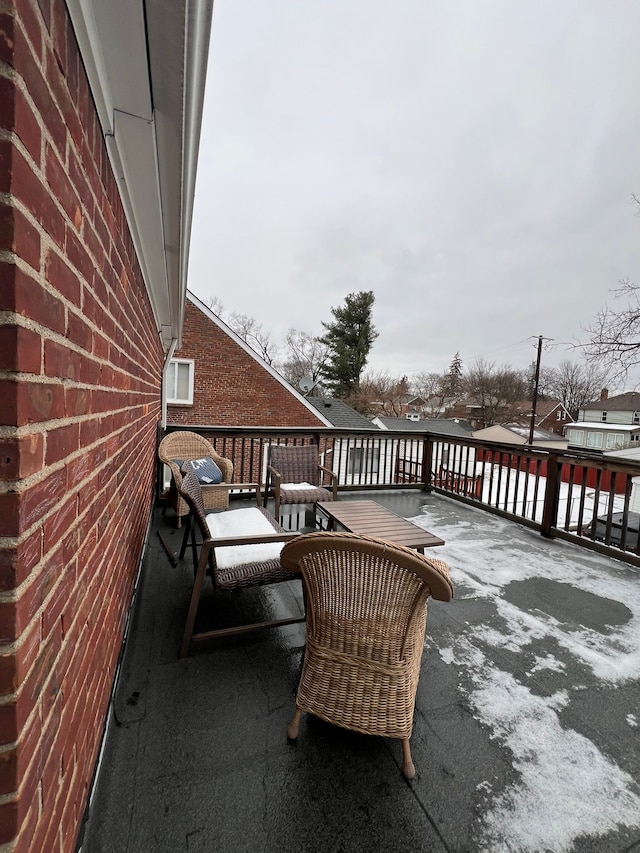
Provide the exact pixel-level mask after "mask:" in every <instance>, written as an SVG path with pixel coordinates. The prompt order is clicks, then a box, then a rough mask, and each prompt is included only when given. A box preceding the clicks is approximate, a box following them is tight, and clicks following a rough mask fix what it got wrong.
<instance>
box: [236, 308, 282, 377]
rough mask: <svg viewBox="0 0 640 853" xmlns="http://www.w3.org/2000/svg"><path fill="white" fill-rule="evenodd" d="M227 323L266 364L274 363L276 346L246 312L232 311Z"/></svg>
mask: <svg viewBox="0 0 640 853" xmlns="http://www.w3.org/2000/svg"><path fill="white" fill-rule="evenodd" d="M228 323H229V326H230V327H231V328H232V329H233V331H234V332H235V333H236V335H238V337H240V338H242V340H243V341H244V342H245V343H246V344H248V345H249V346H250V347H251V349H253V350H255V351H256V352H257V353H258V355H260V356H261V357H262V358H263V359H264V360H265V361H266V362H267V364H269V365H272V366H273V365H274V364H275V361H276V359H277V358H278V347H277V345H276V344H274V343H273V341H272V340H271V336H270V335H269V333H268V332H265V331H264V329H263V328H262V326H261V325H260V323H258V321H257V320H255V319H254V318H253V317H249V316H248V315H247V314H236V313H233V314H232V315H231V316H230V318H229V321H228Z"/></svg>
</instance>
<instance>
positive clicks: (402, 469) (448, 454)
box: [373, 416, 478, 494]
mask: <svg viewBox="0 0 640 853" xmlns="http://www.w3.org/2000/svg"><path fill="white" fill-rule="evenodd" d="M373 423H374V424H375V425H376V426H378V427H379V428H380V429H382V430H387V431H389V430H393V431H399V432H406V433H408V434H409V433H414V434H415V435H416V437H415V438H414V439H407V440H404V441H403V440H402V439H398V440H397V441H396V442H394V454H393V455H394V460H395V462H394V464H395V467H396V482H408V483H412V482H417V481H419V480H420V479H421V477H422V454H423V449H424V443H423V441H422V440H421V439H420V436H421V435H422V434H424V433H427V432H428V433H431V434H434V435H437V436H439V437H446V436H450V437H452V438H469V437H470V435H471V434H472V430H471V426H470V425H469V424H468V423H467V422H466V421H463V420H459V419H458V418H425V419H424V420H421V421H413V420H408V419H407V418H387V417H382V416H378V417H376V418H374V419H373ZM431 470H432V472H433V476H434V478H435V483H436V484H438V483H439V482H441V481H444V480H445V479H446V480H447V484H448V487H449V488H454V489H456V490H457V491H459V492H460V493H461V494H469V493H471V492H474V493H475V492H476V491H477V487H478V480H477V468H476V456H475V451H474V449H473V448H471V447H464V448H463V447H460V446H459V445H456V444H453V443H452V444H448V443H447V442H446V441H438V442H435V444H434V448H433V457H432V459H431ZM453 480H455V483H454V482H453Z"/></svg>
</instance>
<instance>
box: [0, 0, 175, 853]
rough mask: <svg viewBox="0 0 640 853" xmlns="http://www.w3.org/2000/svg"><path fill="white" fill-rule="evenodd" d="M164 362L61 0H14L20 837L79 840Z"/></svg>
mask: <svg viewBox="0 0 640 853" xmlns="http://www.w3.org/2000/svg"><path fill="white" fill-rule="evenodd" d="M161 364H162V352H161V349H160V346H159V339H158V335H157V332H156V327H155V322H154V320H153V316H152V313H151V309H150V305H149V301H148V298H147V295H146V291H145V288H144V285H143V282H142V279H141V275H140V271H139V268H138V265H137V262H136V259H135V253H134V250H133V245H132V242H131V239H130V236H129V232H128V229H127V225H126V220H125V217H124V215H123V210H122V207H121V205H120V202H119V196H118V192H117V189H116V186H115V183H114V179H113V175H112V173H111V170H110V166H109V162H108V159H107V156H106V152H105V147H104V144H103V138H102V133H101V130H100V127H99V124H98V120H97V117H96V113H95V110H94V107H93V102H92V99H91V96H90V93H89V89H88V85H87V80H86V77H85V74H84V70H83V67H82V63H81V61H80V59H79V55H78V50H77V46H76V43H75V40H74V37H73V33H72V30H71V27H70V23H69V20H68V18H67V14H66V7H65V5H64V2H63V0H12V2H11V3H8V4H7V3H4V4H2V6H0V745H1V750H0V846H1V845H3V844H7V849H12V850H13V849H15V850H17V851H24V853H26V851H27V850H31V851H36V850H37V851H47V853H49V851H71V850H73V849H74V846H75V841H76V837H77V833H78V828H79V825H80V820H81V817H82V813H83V810H84V806H85V801H86V795H87V790H88V786H89V783H90V780H91V776H92V772H93V768H94V764H95V760H96V755H97V751H98V748H99V744H100V738H101V732H102V725H103V721H104V718H105V713H106V710H107V707H108V698H109V693H110V689H111V686H112V681H113V676H114V668H115V664H116V660H117V657H118V653H119V649H120V646H121V638H122V630H123V621H124V618H125V615H126V611H127V608H128V605H129V602H130V597H131V591H132V585H133V582H134V579H135V574H136V570H137V567H138V565H139V561H140V556H141V553H142V548H143V544H144V536H145V532H146V528H147V523H148V519H149V513H150V509H151V506H152V496H153V479H154V456H155V453H154V450H155V430H156V424H157V421H158V418H159V402H160V401H159V385H160V374H161ZM3 849H4V848H3Z"/></svg>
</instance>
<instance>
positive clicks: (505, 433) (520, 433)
mask: <svg viewBox="0 0 640 853" xmlns="http://www.w3.org/2000/svg"><path fill="white" fill-rule="evenodd" d="M472 435H473V438H476V439H478V441H483V442H485V441H488V442H495V443H496V444H515V445H518V446H519V447H524V446H525V445H528V444H529V427H526V426H521V425H520V424H493V426H490V427H485V428H484V429H479V430H475V431H474V432H473V433H472ZM567 446H568V442H567V440H566V439H565V438H563V437H562V436H559V435H557V434H556V433H555V432H549V430H546V429H538V428H535V429H534V430H533V441H532V443H531V447H533V448H535V449H536V450H566V449H567Z"/></svg>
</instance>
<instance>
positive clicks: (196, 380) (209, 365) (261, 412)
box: [166, 291, 332, 427]
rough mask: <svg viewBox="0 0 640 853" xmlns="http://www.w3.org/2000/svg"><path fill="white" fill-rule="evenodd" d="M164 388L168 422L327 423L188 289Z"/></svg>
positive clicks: (287, 424) (191, 424)
mask: <svg viewBox="0 0 640 853" xmlns="http://www.w3.org/2000/svg"><path fill="white" fill-rule="evenodd" d="M166 387H167V392H166V394H167V400H166V404H167V423H170V424H186V425H190V426H282V427H284V426H292V427H327V426H331V423H332V422H331V420H330V419H328V418H327V417H325V415H324V414H323V412H322V411H320V410H318V408H317V407H314V406H313V405H312V404H311V403H310V402H309V400H308V399H307V398H305V397H304V396H303V395H302V394H300V393H299V391H297V390H296V389H295V388H294V387H293V386H292V385H290V384H289V383H288V382H287V381H286V380H285V379H284V378H283V377H282V376H281V375H280V374H279V373H278V372H277V370H274V368H273V367H271V366H270V365H269V364H267V362H266V361H264V360H263V359H262V358H261V357H260V356H259V355H258V353H257V352H256V351H255V350H253V349H252V348H251V347H250V346H249V345H248V344H247V343H245V342H244V341H243V340H242V338H240V337H239V336H238V335H237V334H236V333H235V332H234V331H233V330H232V329H231V328H229V326H227V325H226V323H224V322H223V321H222V320H221V319H220V318H219V317H218V316H216V314H214V313H213V311H212V310H211V309H210V308H208V307H207V306H206V305H205V304H204V303H203V302H201V301H200V300H199V299H198V297H197V296H195V295H194V294H193V293H191V292H190V291H187V301H186V305H185V316H184V326H183V330H182V345H181V347H180V349H177V350H176V351H175V352H174V354H173V358H172V360H171V362H170V364H169V368H168V371H167V383H166Z"/></svg>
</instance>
